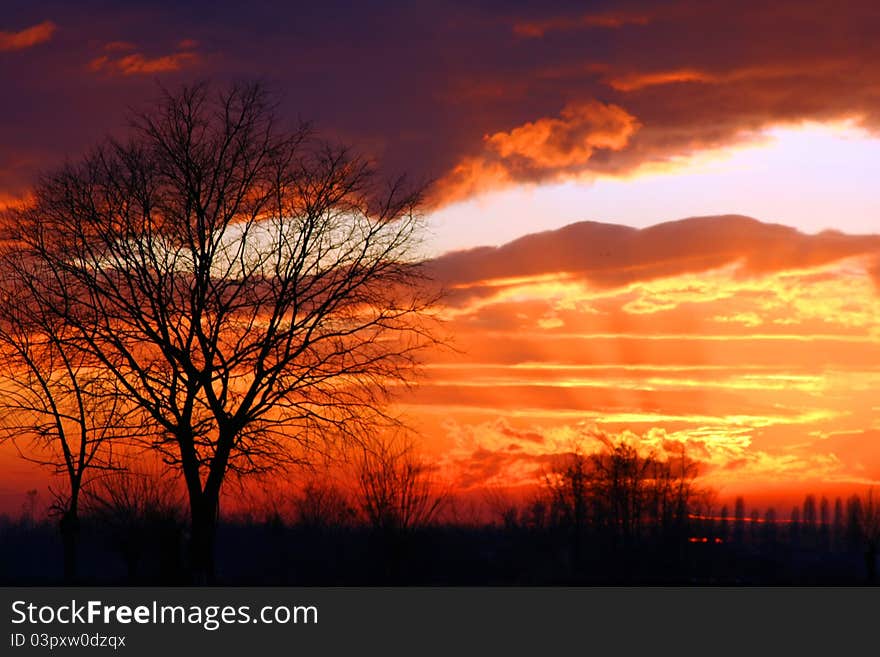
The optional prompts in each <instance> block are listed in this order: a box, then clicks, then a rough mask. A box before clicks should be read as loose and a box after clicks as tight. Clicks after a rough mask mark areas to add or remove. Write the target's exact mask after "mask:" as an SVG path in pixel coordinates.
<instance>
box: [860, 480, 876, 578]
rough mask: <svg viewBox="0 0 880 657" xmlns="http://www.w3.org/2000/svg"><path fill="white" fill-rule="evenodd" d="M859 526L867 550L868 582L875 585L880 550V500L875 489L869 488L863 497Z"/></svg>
mask: <svg viewBox="0 0 880 657" xmlns="http://www.w3.org/2000/svg"><path fill="white" fill-rule="evenodd" d="M859 525H860V530H861V535H862V544H863V546H864V550H865V569H866V571H867V577H868V582H869V583H871V584H873V583H875V582H876V580H877V551H878V549H880V500H878V499H877V496H876V495H874V489H873V488H869V489H868V492H867V493H866V494H865V495H864V496H863V497H862V503H861V505H860V513H859Z"/></svg>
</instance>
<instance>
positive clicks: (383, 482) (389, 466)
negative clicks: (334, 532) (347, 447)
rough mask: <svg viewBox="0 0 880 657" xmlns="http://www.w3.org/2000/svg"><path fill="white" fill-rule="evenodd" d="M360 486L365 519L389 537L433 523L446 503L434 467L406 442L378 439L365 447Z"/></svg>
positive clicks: (359, 496) (358, 502) (360, 498)
mask: <svg viewBox="0 0 880 657" xmlns="http://www.w3.org/2000/svg"><path fill="white" fill-rule="evenodd" d="M357 485H358V497H357V504H358V505H359V507H360V510H361V513H362V514H363V517H364V518H365V519H366V521H367V522H368V523H369V524H370V526H372V527H373V528H374V529H376V530H377V531H379V532H381V533H383V534H386V535H395V534H406V533H408V532H411V531H413V530H414V529H418V528H420V527H425V526H427V525H429V524H431V523H432V522H434V521H435V520H436V519H437V517H438V515H439V513H440V512H441V510H442V508H443V505H444V504H445V501H446V494H445V491H443V490H441V489H440V486H439V485H438V483H437V481H436V478H435V476H434V473H433V471H432V469H431V467H430V465H429V464H428V462H427V461H425V460H424V459H422V458H420V457H419V456H418V455H417V454H416V453H415V449H414V446H413V444H412V443H411V442H409V441H406V440H404V441H395V440H391V439H388V440H377V441H376V442H375V443H374V444H373V445H372V446H370V447H365V448H364V449H363V452H362V454H361V457H360V460H359V462H358V464H357Z"/></svg>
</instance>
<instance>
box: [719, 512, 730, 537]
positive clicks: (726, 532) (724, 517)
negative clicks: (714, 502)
mask: <svg viewBox="0 0 880 657" xmlns="http://www.w3.org/2000/svg"><path fill="white" fill-rule="evenodd" d="M720 515H721V519H720V520H719V521H718V536H719V538H721V540H722V541H724V542H727V541H728V540H730V521H729V520H728V518H729V517H730V509H728V508H727V505H726V504H725V505H724V506H722V507H721V514H720Z"/></svg>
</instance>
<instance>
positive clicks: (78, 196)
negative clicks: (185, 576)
mask: <svg viewBox="0 0 880 657" xmlns="http://www.w3.org/2000/svg"><path fill="white" fill-rule="evenodd" d="M420 202H421V194H420V190H418V189H416V190H412V189H410V188H409V187H408V186H407V185H406V184H405V182H404V181H403V180H402V179H399V180H397V181H394V182H392V183H390V184H385V183H383V182H382V181H380V180H379V178H378V176H377V174H376V173H375V170H374V169H373V168H372V167H371V166H370V164H369V162H367V161H366V160H364V159H363V158H360V157H358V156H356V155H354V154H352V153H351V152H350V151H349V150H348V149H346V148H344V147H338V146H333V145H331V144H329V143H327V142H325V141H322V140H319V139H318V138H317V137H315V136H314V134H313V133H312V131H311V130H310V129H309V128H308V126H299V127H296V128H294V129H292V130H288V129H283V128H282V127H280V125H279V119H278V116H277V112H276V109H275V104H274V103H273V100H272V97H271V95H269V94H268V93H267V92H266V91H265V90H264V89H263V88H262V87H261V86H260V85H238V86H233V87H231V88H227V89H223V90H219V91H218V90H216V89H214V88H212V86H211V85H209V84H198V85H195V86H191V87H186V88H183V89H182V90H180V91H179V92H175V93H169V92H165V93H164V94H163V96H162V97H161V99H160V101H159V102H158V103H157V105H156V107H155V108H154V109H153V110H150V111H147V112H143V113H141V114H138V115H136V116H135V117H134V119H133V121H132V126H131V134H130V137H129V138H128V140H127V141H114V140H109V141H107V142H106V143H104V144H103V145H101V146H99V147H98V148H96V149H95V150H94V151H93V152H92V153H91V154H89V155H88V156H86V157H85V158H84V159H82V160H81V161H79V162H78V163H73V164H69V165H67V166H65V167H64V168H62V169H60V170H58V171H55V172H53V173H50V174H47V175H45V176H44V177H43V178H42V179H41V180H40V182H39V183H38V184H37V186H36V187H35V189H34V193H33V201H32V202H30V203H29V204H27V205H26V206H25V207H23V208H20V209H16V210H14V211H13V212H12V215H11V219H12V226H11V231H10V233H11V234H10V236H9V237H10V238H11V242H12V243H14V244H16V245H17V248H19V249H21V250H22V251H23V252H24V254H25V255H26V256H27V257H28V258H30V259H32V260H34V261H36V262H37V263H39V266H40V269H41V272H42V273H43V276H42V277H41V278H40V279H39V282H40V285H36V286H34V289H33V291H32V293H33V294H34V296H35V297H37V298H39V299H41V300H51V299H57V298H60V299H61V303H59V304H57V305H55V306H52V307H54V308H55V312H56V313H57V316H58V319H59V320H62V321H64V322H65V323H66V324H67V325H68V326H70V327H71V329H72V330H73V331H74V333H75V339H72V340H71V341H70V346H72V347H75V348H76V349H77V350H78V351H79V353H82V354H86V355H88V357H91V358H94V359H96V360H97V361H98V362H99V363H100V365H101V367H102V368H103V370H104V371H105V373H106V374H107V375H108V376H110V377H112V378H113V379H114V380H115V381H116V382H117V384H118V387H119V388H120V394H121V395H122V396H123V397H124V400H125V402H126V403H127V404H128V405H130V406H131V407H132V408H135V409H137V410H138V411H139V414H140V418H139V422H140V424H143V425H145V426H148V427H149V429H150V432H149V433H150V435H149V436H148V437H146V438H145V440H147V442H148V443H149V445H150V446H151V447H152V448H154V449H156V450H158V451H159V452H160V453H161V454H162V456H163V458H164V459H165V460H166V462H167V463H169V464H171V465H174V466H176V467H177V468H179V471H180V473H181V475H182V478H183V480H184V482H185V485H186V490H187V494H188V500H189V507H190V523H191V543H190V548H191V549H190V567H191V569H192V573H193V577H194V578H195V580H196V581H206V580H208V579H210V578H211V577H212V573H213V544H214V535H215V528H216V522H217V515H218V505H219V500H220V495H221V489H222V486H223V483H224V481H225V479H226V477H227V474H228V473H230V472H232V473H235V474H238V475H242V476H245V475H248V474H252V473H261V472H265V471H267V470H270V469H273V468H276V467H281V466H283V465H284V464H285V463H289V462H291V461H297V460H304V459H305V460H308V458H309V453H310V451H309V450H311V449H313V448H317V447H320V446H321V444H322V443H324V442H325V441H328V440H334V439H340V438H341V439H346V438H347V439H357V438H358V437H359V436H361V435H363V434H364V433H365V432H366V431H368V430H372V427H373V425H374V424H375V423H377V422H381V421H390V420H391V418H390V417H389V416H388V415H387V413H386V412H385V411H384V408H385V402H386V401H387V400H388V397H389V395H390V393H391V392H392V391H393V389H394V388H395V386H398V385H400V384H406V383H407V382H408V380H409V377H410V373H411V371H412V368H413V366H414V365H415V364H416V360H417V354H418V353H419V350H420V349H421V348H422V347H424V346H425V345H426V344H428V343H429V342H430V341H431V337H430V335H429V331H428V330H427V327H426V324H425V321H424V318H425V313H424V311H425V310H426V309H427V308H429V306H430V305H431V303H432V301H433V299H432V298H431V296H430V295H429V294H427V293H426V285H425V284H424V283H425V280H424V277H423V275H422V273H421V271H422V270H421V269H420V267H419V266H418V264H417V260H418V255H419V254H418V253H417V247H418V245H419V236H420V228H421V220H420V215H419V212H418V209H419V205H420ZM47 305H48V304H47Z"/></svg>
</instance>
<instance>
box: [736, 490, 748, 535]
mask: <svg viewBox="0 0 880 657" xmlns="http://www.w3.org/2000/svg"><path fill="white" fill-rule="evenodd" d="M745 536H746V501H745V500H744V499H743V497H742V496H741V495H739V496H737V498H736V500H734V503H733V540H734V542H735V543H737V544H739V545H742V543H743V541H744V539H745Z"/></svg>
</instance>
